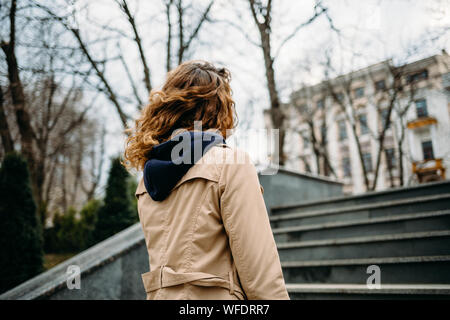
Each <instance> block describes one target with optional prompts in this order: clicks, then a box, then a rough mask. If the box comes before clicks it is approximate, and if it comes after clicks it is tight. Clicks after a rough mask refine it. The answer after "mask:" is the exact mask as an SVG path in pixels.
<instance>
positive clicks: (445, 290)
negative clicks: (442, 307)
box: [286, 283, 450, 300]
mask: <svg viewBox="0 0 450 320" xmlns="http://www.w3.org/2000/svg"><path fill="white" fill-rule="evenodd" d="M286 288H287V290H288V292H289V296H290V298H291V299H293V300H296V299H399V300H400V299H408V300H409V299H433V300H435V299H450V285H445V284H381V288H380V289H369V288H368V287H367V286H366V285H365V284H296V283H294V284H291V283H289V284H286Z"/></svg>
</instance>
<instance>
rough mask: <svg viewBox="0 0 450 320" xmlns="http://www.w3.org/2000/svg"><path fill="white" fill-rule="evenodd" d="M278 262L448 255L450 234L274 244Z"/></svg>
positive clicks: (441, 232) (385, 236)
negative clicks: (278, 257)
mask: <svg viewBox="0 0 450 320" xmlns="http://www.w3.org/2000/svg"><path fill="white" fill-rule="evenodd" d="M277 247H278V253H279V255H280V260H281V261H307V260H325V259H327V260H328V259H360V258H377V257H408V256H428V255H448V254H450V231H448V230H446V231H427V232H412V233H402V234H388V235H377V236H366V237H351V238H343V239H326V240H310V241H298V242H288V243H278V244H277Z"/></svg>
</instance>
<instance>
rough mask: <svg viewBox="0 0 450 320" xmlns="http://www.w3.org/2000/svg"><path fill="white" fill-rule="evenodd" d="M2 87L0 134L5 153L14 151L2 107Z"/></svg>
mask: <svg viewBox="0 0 450 320" xmlns="http://www.w3.org/2000/svg"><path fill="white" fill-rule="evenodd" d="M3 104H4V98H3V89H2V88H1V87H0V135H1V138H2V145H3V151H4V152H5V154H6V153H8V152H11V151H14V141H13V139H12V137H11V131H10V130H9V125H8V121H7V119H6V113H5V109H4V105H3Z"/></svg>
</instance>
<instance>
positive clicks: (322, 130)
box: [320, 123, 327, 143]
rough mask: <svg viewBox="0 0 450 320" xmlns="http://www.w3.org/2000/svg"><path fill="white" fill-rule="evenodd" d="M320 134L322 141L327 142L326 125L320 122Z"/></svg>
mask: <svg viewBox="0 0 450 320" xmlns="http://www.w3.org/2000/svg"><path fill="white" fill-rule="evenodd" d="M320 135H321V138H322V142H323V143H326V142H327V126H326V125H325V123H324V124H322V126H321V127H320Z"/></svg>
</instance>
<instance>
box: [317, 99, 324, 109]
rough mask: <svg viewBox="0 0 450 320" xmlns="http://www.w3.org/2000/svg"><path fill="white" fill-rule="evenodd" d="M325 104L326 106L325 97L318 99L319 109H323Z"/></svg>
mask: <svg viewBox="0 0 450 320" xmlns="http://www.w3.org/2000/svg"><path fill="white" fill-rule="evenodd" d="M324 106H325V103H324V101H323V99H321V100H319V101H317V108H318V109H323V107H324Z"/></svg>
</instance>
